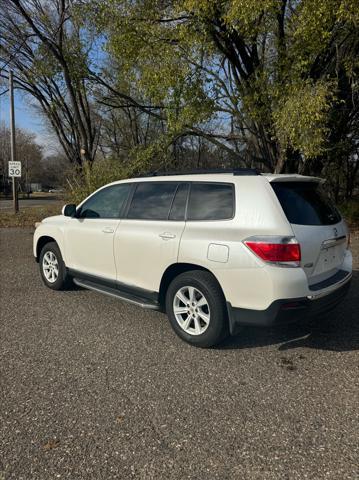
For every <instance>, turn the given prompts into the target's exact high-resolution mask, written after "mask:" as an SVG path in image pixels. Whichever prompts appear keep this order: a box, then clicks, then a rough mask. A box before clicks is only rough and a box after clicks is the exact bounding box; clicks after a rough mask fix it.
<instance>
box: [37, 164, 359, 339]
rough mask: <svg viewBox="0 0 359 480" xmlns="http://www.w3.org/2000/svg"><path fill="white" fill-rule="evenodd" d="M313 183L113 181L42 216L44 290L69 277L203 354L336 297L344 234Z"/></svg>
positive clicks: (221, 177) (341, 291)
mask: <svg viewBox="0 0 359 480" xmlns="http://www.w3.org/2000/svg"><path fill="white" fill-rule="evenodd" d="M321 183H322V180H321V179H319V178H314V177H305V176H300V175H285V174H284V175H261V174H258V173H257V172H256V171H255V170H250V169H242V170H233V171H230V172H228V171H216V172H215V173H213V172H212V173H203V172H202V173H200V172H198V173H191V174H183V175H178V174H176V175H163V176H151V177H144V178H134V179H129V180H122V181H118V182H114V183H111V184H110V185H106V186H104V187H102V188H100V189H99V190H97V191H96V192H95V193H93V194H92V195H90V196H89V197H88V198H87V199H86V200H84V201H83V202H82V203H81V204H80V205H78V206H77V207H76V206H75V205H66V206H65V207H64V208H63V215H59V216H55V217H50V218H46V219H45V220H43V221H42V222H41V224H40V225H39V226H38V227H37V229H36V230H35V234H34V255H35V257H36V260H37V261H38V262H39V263H40V272H41V276H42V279H43V281H44V283H45V284H46V286H48V287H49V288H52V289H54V290H60V289H63V288H66V286H68V285H69V283H71V282H72V281H73V282H74V283H75V284H77V285H79V286H81V287H84V288H88V289H91V290H95V291H97V292H102V293H105V294H108V295H111V296H115V297H118V298H119V299H121V300H126V301H128V302H131V303H135V304H136V305H140V306H142V307H144V308H151V309H155V310H162V311H166V312H167V314H168V317H169V319H170V322H171V325H172V327H173V329H174V330H175V332H176V333H177V334H178V335H179V336H180V337H181V338H182V339H183V340H185V341H187V342H189V343H191V344H193V345H197V346H202V347H208V346H211V345H214V344H216V343H218V342H220V341H221V340H222V339H223V338H224V337H225V336H226V335H228V333H230V334H235V333H236V332H237V330H238V326H239V325H273V324H276V323H278V322H289V321H292V320H297V319H298V320H301V319H305V318H306V317H308V315H309V314H310V315H312V314H315V315H316V314H319V313H322V312H325V311H328V310H330V309H332V308H333V307H334V306H335V305H336V304H337V303H338V302H339V301H340V300H342V299H343V297H344V295H345V293H346V292H347V290H348V287H349V283H350V279H351V275H352V274H351V271H352V256H351V253H350V250H349V249H348V245H349V234H348V230H347V227H346V225H345V222H344V221H343V219H342V218H341V216H340V214H339V213H338V211H337V210H336V208H335V207H334V206H333V205H332V204H331V203H330V202H329V201H328V200H327V199H326V198H325V196H324V195H323V193H322V191H321Z"/></svg>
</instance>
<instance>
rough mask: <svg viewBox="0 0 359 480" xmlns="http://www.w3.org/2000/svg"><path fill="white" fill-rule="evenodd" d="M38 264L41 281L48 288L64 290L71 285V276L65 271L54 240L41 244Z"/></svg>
mask: <svg viewBox="0 0 359 480" xmlns="http://www.w3.org/2000/svg"><path fill="white" fill-rule="evenodd" d="M39 266H40V273H41V278H42V281H43V282H44V284H45V285H46V286H47V287H48V288H51V289H52V290H64V289H66V288H68V287H70V286H71V283H72V282H71V278H70V277H69V275H68V273H67V270H66V266H65V264H64V261H63V259H62V255H61V252H60V249H59V247H58V245H57V243H56V242H49V243H46V244H45V245H44V246H43V248H42V250H41V253H40V259H39ZM46 267H47V268H46Z"/></svg>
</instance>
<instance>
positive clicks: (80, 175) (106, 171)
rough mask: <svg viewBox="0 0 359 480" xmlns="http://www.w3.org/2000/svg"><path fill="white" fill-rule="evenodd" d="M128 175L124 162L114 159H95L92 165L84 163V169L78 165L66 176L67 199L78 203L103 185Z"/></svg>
mask: <svg viewBox="0 0 359 480" xmlns="http://www.w3.org/2000/svg"><path fill="white" fill-rule="evenodd" d="M127 176H128V171H127V170H126V168H125V167H124V166H123V164H121V163H120V162H119V161H118V160H113V159H106V160H98V161H95V162H94V163H93V164H92V165H91V166H90V165H88V164H87V165H84V167H83V168H82V170H81V169H79V168H78V167H76V168H74V169H73V170H72V171H71V172H70V173H69V174H68V175H67V178H66V184H67V185H66V198H67V201H68V202H71V203H75V204H76V205H78V204H79V203H80V202H82V200H84V199H85V198H86V197H88V196H89V195H90V194H91V193H92V192H94V191H95V190H97V189H98V188H100V187H102V186H103V185H106V184H107V183H111V182H115V181H117V180H121V179H123V178H126V177H127Z"/></svg>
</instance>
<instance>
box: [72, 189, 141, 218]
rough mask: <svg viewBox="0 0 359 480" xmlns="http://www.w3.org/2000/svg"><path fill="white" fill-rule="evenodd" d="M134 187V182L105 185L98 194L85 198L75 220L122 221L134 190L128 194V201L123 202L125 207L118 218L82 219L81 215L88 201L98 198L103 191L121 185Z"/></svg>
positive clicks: (77, 210)
mask: <svg viewBox="0 0 359 480" xmlns="http://www.w3.org/2000/svg"><path fill="white" fill-rule="evenodd" d="M128 184H129V185H130V186H131V185H132V182H121V183H114V184H110V185H105V186H103V187H102V188H100V189H99V190H97V191H96V192H94V193H93V194H92V195H90V196H89V197H87V198H85V200H84V201H83V203H82V204H81V205H80V206H79V207H78V208H77V209H76V216H75V218H77V219H79V220H97V221H98V220H121V219H122V218H124V217H123V215H124V214H125V211H126V207H127V203H128V199H129V198H130V197H131V198H132V190H133V188H130V189H129V191H128V193H127V198H126V200H125V201H124V202H123V205H122V207H121V208H120V209H119V211H118V216H116V217H98V218H93V217H81V213H82V209H83V206H84V205H85V204H86V203H87V201H88V200H90V199H92V198H94V197H96V196H97V195H98V194H99V193H100V192H102V191H103V190H106V189H107V188H111V187H116V186H119V185H128Z"/></svg>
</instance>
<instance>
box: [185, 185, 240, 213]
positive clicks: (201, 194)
mask: <svg viewBox="0 0 359 480" xmlns="http://www.w3.org/2000/svg"><path fill="white" fill-rule="evenodd" d="M233 215H234V186H233V185H232V184H230V183H227V184H226V183H193V184H192V185H191V191H190V197H189V202H188V212H187V220H226V219H230V218H233Z"/></svg>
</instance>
